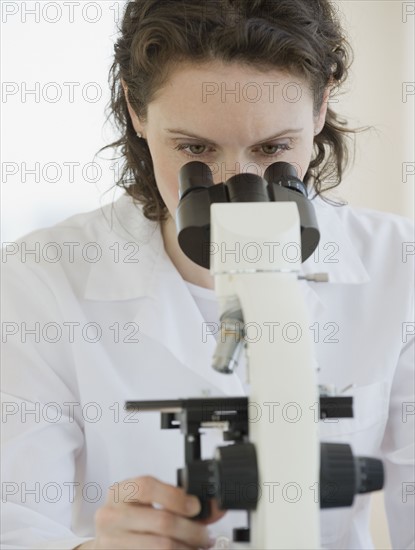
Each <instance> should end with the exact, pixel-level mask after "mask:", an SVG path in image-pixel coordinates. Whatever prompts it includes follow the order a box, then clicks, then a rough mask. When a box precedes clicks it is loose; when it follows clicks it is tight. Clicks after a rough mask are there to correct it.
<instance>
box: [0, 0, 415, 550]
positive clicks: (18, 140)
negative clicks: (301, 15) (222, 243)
mask: <svg viewBox="0 0 415 550" xmlns="http://www.w3.org/2000/svg"><path fill="white" fill-rule="evenodd" d="M124 3H125V2H124V0H123V1H116V0H109V1H98V2H90V1H86V0H78V1H70V2H65V1H62V0H61V1H59V2H49V1H46V0H41V1H37V2H34V1H28V2H21V1H2V2H1V18H2V39H1V46H2V54H1V66H2V100H1V115H2V129H1V143H2V146H1V168H2V192H1V198H2V220H1V231H2V235H1V240H2V243H5V242H12V241H14V240H16V239H18V238H19V237H22V236H23V235H25V234H27V233H29V232H31V231H33V230H34V229H36V228H39V227H45V226H48V225H52V224H54V223H56V222H58V221H60V220H62V219H65V218H66V217H68V216H70V215H72V214H75V213H77V212H85V211H89V210H93V209H95V208H98V207H99V206H102V205H104V204H106V203H108V202H110V201H112V200H114V199H115V198H116V197H118V196H119V195H120V194H121V191H120V190H119V189H115V190H114V188H113V186H114V183H115V175H116V172H117V166H119V165H117V161H111V160H107V161H105V160H104V159H103V158H102V155H101V156H100V157H98V158H94V155H95V154H96V153H97V151H98V150H99V149H100V148H101V147H102V146H103V145H106V144H108V143H110V142H111V141H113V138H114V137H115V134H114V133H113V129H112V127H111V125H110V124H107V125H105V126H104V121H105V113H104V109H105V106H106V104H107V102H108V100H109V98H110V91H109V86H108V83H107V77H108V70H109V67H110V65H111V63H112V54H113V43H114V41H115V39H116V23H117V22H118V21H119V20H120V18H121V17H122V12H123V6H124ZM334 5H335V6H336V7H337V8H338V9H339V10H340V13H341V17H342V19H343V21H344V25H345V27H346V29H347V31H348V34H349V38H350V40H351V42H352V46H353V48H354V52H355V61H354V65H353V69H352V72H351V76H350V80H349V82H348V83H346V86H345V88H344V92H345V93H344V94H343V95H338V96H336V97H335V98H333V101H332V106H333V108H334V109H335V110H336V111H338V112H339V113H341V114H342V115H344V116H345V117H347V118H348V119H349V120H350V123H351V126H354V127H358V126H365V125H372V126H374V128H375V129H374V130H371V131H369V132H366V133H364V134H360V135H358V136H357V156H356V163H355V165H354V167H353V168H351V169H349V170H348V172H347V173H346V176H345V178H344V182H343V183H342V185H341V186H340V188H338V190H337V191H336V195H335V196H336V197H341V198H343V199H347V200H348V201H349V203H350V204H352V205H355V206H363V207H367V208H373V209H377V210H382V211H386V212H393V213H396V214H400V215H403V216H407V217H410V218H413V215H414V154H413V152H414V132H413V130H414V126H413V120H414V80H415V78H414V68H413V66H414V56H413V51H414V44H413V41H414V39H413V36H414V17H415V16H414V3H413V2H401V1H397V0H391V1H388V0H379V1H378V0H344V1H340V0H339V1H337V2H334ZM112 154H113V153H112V150H109V151H107V152H105V153H104V155H105V157H106V158H109V156H111V155H112ZM94 161H95V163H96V166H95V168H94V167H93V166H92V165H91V163H92V162H94ZM374 501H375V506H374V513H373V519H372V525H373V532H374V538H375V544H376V547H377V548H379V549H387V548H390V544H389V539H388V532H387V527H386V521H385V517H384V512H383V507H382V495H381V494H377V495H376V497H375V498H374Z"/></svg>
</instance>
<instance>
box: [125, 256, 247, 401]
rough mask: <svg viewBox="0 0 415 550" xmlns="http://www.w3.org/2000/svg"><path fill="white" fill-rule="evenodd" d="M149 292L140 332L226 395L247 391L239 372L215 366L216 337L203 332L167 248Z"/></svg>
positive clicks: (200, 319) (139, 318)
mask: <svg viewBox="0 0 415 550" xmlns="http://www.w3.org/2000/svg"><path fill="white" fill-rule="evenodd" d="M148 296H149V297H148V299H145V300H143V301H142V303H141V305H140V306H139V309H138V311H137V315H136V319H135V321H136V322H137V323H138V325H139V327H140V333H142V334H146V335H147V336H149V337H151V338H153V339H154V340H155V341H157V342H158V343H159V344H160V345H163V346H164V347H166V348H167V349H168V350H169V351H170V352H171V353H172V354H173V355H174V356H175V357H176V358H177V359H178V360H179V361H180V362H181V363H182V364H183V365H185V366H186V367H187V368H188V369H190V370H191V371H193V372H194V373H196V374H197V375H198V376H200V377H201V378H202V379H204V380H205V381H207V382H209V384H211V385H212V386H214V387H215V388H217V389H218V390H219V391H220V392H223V393H224V394H225V395H244V394H245V392H244V390H243V386H242V383H241V381H240V379H239V377H238V376H237V374H236V373H234V374H228V375H226V374H220V373H218V372H216V371H215V370H214V369H213V368H212V366H211V365H212V358H213V354H214V351H215V349H216V339H215V337H214V336H213V335H212V334H210V333H209V331H207V332H208V334H206V331H205V334H204V333H203V323H204V319H203V317H202V315H201V313H200V311H199V308H198V307H197V305H196V303H195V301H194V299H193V297H192V296H191V294H190V292H189V289H188V288H187V286H186V284H185V282H184V280H183V279H182V277H181V276H180V274H179V273H178V271H177V270H176V268H175V267H174V265H173V264H172V262H171V260H170V258H169V257H168V256H167V254H166V253H165V252H164V251H161V253H160V255H159V257H158V261H157V266H156V268H155V270H154V277H153V279H152V281H151V287H150V288H149V290H148ZM189 397H191V396H189Z"/></svg>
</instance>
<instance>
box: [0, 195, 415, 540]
mask: <svg viewBox="0 0 415 550" xmlns="http://www.w3.org/2000/svg"><path fill="white" fill-rule="evenodd" d="M314 204H315V207H316V213H317V219H318V222H319V226H320V230H321V235H322V237H321V243H320V246H319V256H317V255H316V254H315V255H313V256H311V257H310V258H309V259H308V260H307V262H305V263H304V264H303V272H304V273H315V272H327V273H328V274H329V277H330V282H329V283H324V284H322V283H308V282H304V281H303V282H302V283H301V284H302V286H303V289H304V293H305V294H304V295H305V298H306V301H307V305H308V310H309V313H310V319H311V322H312V324H313V327H314V328H313V329H312V336H313V338H314V339H315V340H316V344H315V347H316V356H317V361H318V364H319V368H320V371H319V382H320V383H327V384H334V385H335V386H336V387H337V388H338V389H339V390H342V389H343V388H345V387H347V386H349V385H350V384H354V387H353V388H352V389H349V390H347V391H346V392H345V395H353V396H354V402H355V417H354V418H353V419H341V420H339V421H338V422H335V423H329V422H320V423H319V428H320V432H321V439H322V440H324V441H333V442H349V443H350V444H351V445H352V448H353V451H354V453H355V454H356V455H361V456H377V457H382V458H383V460H384V463H385V466H386V476H387V481H386V488H385V498H386V509H387V515H388V519H389V527H390V531H391V538H392V541H393V547H394V548H399V549H409V548H413V545H414V523H413V519H414V496H413V493H414V491H413V482H414V469H413V468H414V466H413V464H414V429H413V423H414V414H413V410H414V407H413V403H414V357H413V353H414V351H413V350H414V337H413V333H414V326H413V321H414V314H413V304H414V298H413V296H414V291H413V274H414V268H413V258H414V257H413V241H414V234H413V225H412V224H411V223H410V222H409V221H408V220H406V219H404V218H401V217H398V216H395V215H392V214H390V215H389V214H382V213H377V212H373V211H370V210H363V209H362V210H359V209H353V208H350V207H341V208H337V207H333V206H329V205H327V204H326V203H324V202H323V201H321V200H320V199H316V200H314ZM53 243H54V244H53ZM64 243H66V244H64ZM70 243H72V244H70ZM94 243H95V244H94ZM405 243H407V244H405ZM137 245H138V248H137ZM16 247H17V248H16ZM5 250H6V254H5V255H4V257H3V264H2V265H3V279H4V289H5V290H4V292H3V342H7V343H5V345H4V355H3V367H2V371H3V374H2V392H3V394H2V399H3V406H2V407H3V408H2V411H3V418H2V432H3V466H2V488H3V502H2V543H3V548H5V549H6V548H42V549H46V548H54V549H56V548H66V549H71V548H74V547H75V546H77V545H78V544H80V543H82V542H84V541H86V540H88V539H90V538H92V537H93V536H94V513H95V511H96V510H97V508H98V507H100V506H102V505H103V503H104V501H105V498H106V494H107V491H108V487H109V486H110V485H111V484H113V483H115V482H117V481H122V480H125V479H127V478H132V477H137V476H140V475H144V474H149V475H153V476H155V477H157V478H159V479H161V480H163V481H165V482H167V483H171V484H174V485H175V484H176V470H177V468H180V467H182V466H183V465H184V451H183V446H184V441H183V436H182V435H181V434H180V433H179V431H178V430H161V429H160V415H159V413H155V412H154V413H143V412H140V413H133V414H131V413H127V412H126V411H124V410H123V405H124V402H125V401H126V400H139V399H147V400H150V399H178V398H182V397H200V396H206V395H210V396H215V395H217V396H226V395H229V396H236V395H245V391H246V388H247V386H246V385H245V381H244V380H243V377H242V375H241V373H239V374H238V371H236V373H234V374H233V375H229V376H224V375H221V374H219V373H217V372H215V371H213V370H212V368H211V366H210V362H211V357H212V354H213V351H214V349H215V343H216V340H215V337H214V336H209V335H207V336H206V337H203V338H202V323H203V321H204V319H203V318H202V315H201V313H200V310H199V309H198V307H197V305H196V302H195V301H194V299H193V297H192V295H191V294H190V292H189V287H188V285H186V284H185V282H184V281H183V279H182V277H181V276H180V274H179V273H178V271H177V270H176V268H175V267H174V265H173V263H172V262H171V260H170V258H169V257H168V256H167V254H166V252H165V250H164V247H163V241H162V237H161V233H160V230H159V228H158V226H157V224H155V223H154V222H150V221H148V220H147V219H146V218H145V217H144V216H143V214H142V211H141V208H140V207H139V206H138V205H135V204H133V202H132V200H131V198H130V197H129V196H127V195H123V196H122V197H121V198H120V199H118V200H117V201H116V202H115V203H114V204H113V205H108V206H105V207H104V208H102V209H97V210H95V211H93V212H88V213H83V214H79V215H76V216H73V217H71V218H69V219H67V220H65V221H63V222H61V223H59V224H57V225H55V226H53V227H51V228H47V229H42V230H39V231H35V232H33V233H31V234H30V235H27V236H25V237H24V238H22V239H20V240H19V241H18V243H17V244H16V245H15V246H12V245H9V246H8V247H7V248H6V249H5ZM29 250H34V251H35V252H34V253H33V254H29ZM59 251H60V252H61V257H60V258H59V257H58V253H59ZM99 251H101V257H99V258H98V257H97V256H96V255H97V253H98V252H99ZM411 252H412V254H411ZM405 253H406V255H405ZM403 254H404V256H403ZM23 260H24V261H23ZM55 260H56V261H55ZM95 260H96V261H95ZM136 260H138V261H136ZM212 292H213V291H212ZM5 323H7V324H5ZM36 323H37V325H36ZM336 327H337V328H336ZM30 329H32V331H33V330H34V332H32V333H30V332H28V331H29V330H30ZM310 330H311V329H310ZM95 340H97V341H95ZM30 411H33V412H32V414H30ZM411 413H412V414H411ZM219 444H222V438H221V433H220V431H219V430H213V431H212V430H210V431H208V432H207V434H206V435H205V436H203V438H202V451H203V457H204V458H212V457H213V451H214V448H215V447H216V446H217V445H219ZM281 451H282V452H283V450H281ZM411 484H412V485H411ZM369 503H370V496H369V495H360V496H358V497H356V498H355V502H354V505H353V507H351V508H342V509H335V510H325V511H322V512H321V514H320V516H321V532H322V545H323V547H324V548H342V549H351V548H353V549H358V548H365V549H367V548H373V544H372V541H371V537H370V534H369V527H368V518H369ZM245 525H246V514H245V512H241V511H240V512H228V513H227V514H226V516H225V517H224V518H223V519H222V520H220V521H219V522H217V523H216V524H213V525H211V526H209V529H210V531H211V534H212V535H215V536H217V537H218V539H217V545H218V547H221V548H223V547H226V542H227V541H228V540H232V539H231V527H232V526H236V527H242V526H245ZM274 528H276V529H278V518H275V525H274Z"/></svg>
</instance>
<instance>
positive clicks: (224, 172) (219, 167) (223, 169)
mask: <svg viewBox="0 0 415 550" xmlns="http://www.w3.org/2000/svg"><path fill="white" fill-rule="evenodd" d="M207 164H208V166H209V168H210V170H211V172H212V176H213V182H214V184H215V185H216V184H218V183H224V182H225V181H227V180H228V179H229V178H231V177H232V176H237V175H238V174H246V173H251V174H255V175H257V176H261V177H263V176H264V172H265V169H266V168H267V166H262V165H260V164H258V163H257V162H254V161H252V160H248V159H246V158H243V157H238V158H236V159H232V160H228V161H218V162H210V163H207Z"/></svg>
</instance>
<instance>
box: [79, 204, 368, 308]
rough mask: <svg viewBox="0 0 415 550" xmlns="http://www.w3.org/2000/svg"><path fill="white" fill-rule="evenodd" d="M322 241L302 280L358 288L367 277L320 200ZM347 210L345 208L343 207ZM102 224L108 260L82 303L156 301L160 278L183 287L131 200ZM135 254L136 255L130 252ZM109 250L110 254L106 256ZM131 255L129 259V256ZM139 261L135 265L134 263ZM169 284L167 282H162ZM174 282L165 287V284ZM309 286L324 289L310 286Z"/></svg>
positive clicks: (154, 226)
mask: <svg viewBox="0 0 415 550" xmlns="http://www.w3.org/2000/svg"><path fill="white" fill-rule="evenodd" d="M313 205H314V208H315V210H316V217H317V221H318V224H319V228H320V233H321V239H320V244H319V247H318V252H317V251H316V252H315V253H314V254H312V255H311V256H310V257H309V258H308V259H307V260H306V261H305V262H304V263H303V264H302V266H301V272H302V274H303V275H311V274H313V273H321V272H323V273H327V274H328V276H329V283H336V284H337V283H343V284H362V283H367V282H369V281H370V277H369V274H368V272H367V271H366V268H365V267H364V265H363V262H362V260H361V258H360V256H359V253H358V251H357V245H358V243H353V242H352V241H351V239H350V237H349V236H348V234H347V231H346V228H345V227H344V222H343V219H341V217H340V216H339V213H338V212H337V209H338V208H343V207H334V206H331V205H329V204H327V203H326V202H324V201H323V200H322V199H320V198H319V197H316V198H315V199H313ZM344 208H347V207H344ZM102 213H103V214H104V218H105V220H106V221H105V222H103V223H101V224H100V225H99V226H98V230H97V235H96V238H97V240H98V242H102V240H104V242H105V244H104V248H105V250H104V251H105V252H106V254H103V257H102V259H101V260H100V261H99V262H97V263H94V264H90V271H89V275H88V277H87V280H86V283H85V287H84V298H86V299H88V300H105V301H118V300H129V299H132V298H139V297H143V296H152V297H153V298H157V295H158V290H157V284H158V283H159V282H161V281H162V280H163V277H166V275H168V277H170V278H171V279H174V281H175V283H176V285H179V286H181V287H183V288H185V289H186V291H187V292H188V290H187V288H186V285H185V283H184V281H183V279H182V278H181V276H180V275H179V274H178V272H177V270H176V269H175V267H174V265H173V263H172V262H171V260H170V258H169V257H168V256H167V254H166V252H165V250H164V243H163V238H162V235H161V231H160V226H159V224H158V223H157V222H152V221H150V220H148V219H147V218H145V217H144V214H143V212H142V208H141V206H140V205H137V204H136V203H134V202H133V201H132V199H131V197H130V196H128V195H126V194H125V195H122V196H121V197H120V198H119V199H118V200H117V201H116V202H115V203H113V204H112V205H107V206H106V207H104V209H103V210H102ZM116 236H118V237H120V238H121V239H124V240H125V241H126V242H127V243H128V244H129V245H130V247H128V246H125V248H123V245H124V243H123V244H120V245H119V248H120V250H118V258H117V259H116V255H115V254H116V252H115V250H114V244H115V243H114V241H115V237H116ZM137 245H138V247H139V249H138V251H137V253H136V254H134V247H136V246H137ZM110 247H111V250H112V252H113V253H110ZM130 252H131V258H130V257H129V253H130ZM137 259H138V262H137V261H136V260H137ZM162 275H163V277H162ZM165 280H166V281H167V279H165ZM171 282H172V281H171V280H170V281H169V284H170V283H171ZM311 284H312V285H313V286H315V285H319V284H324V283H311Z"/></svg>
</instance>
